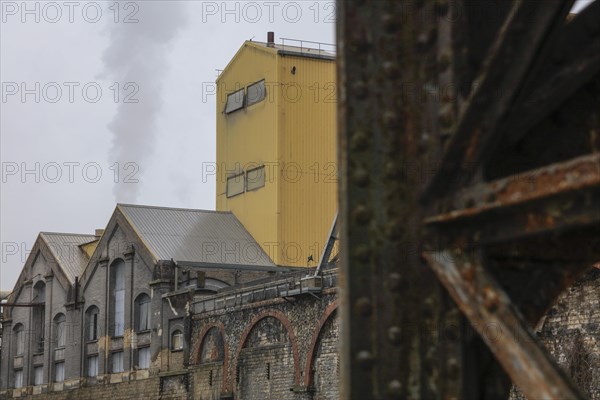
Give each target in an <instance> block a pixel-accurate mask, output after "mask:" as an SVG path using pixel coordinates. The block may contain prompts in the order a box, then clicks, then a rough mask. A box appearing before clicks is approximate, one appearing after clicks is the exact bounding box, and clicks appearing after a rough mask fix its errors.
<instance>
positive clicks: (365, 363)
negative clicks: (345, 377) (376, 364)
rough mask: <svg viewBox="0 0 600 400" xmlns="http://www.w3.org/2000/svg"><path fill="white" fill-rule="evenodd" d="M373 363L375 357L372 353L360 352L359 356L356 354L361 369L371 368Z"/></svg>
mask: <svg viewBox="0 0 600 400" xmlns="http://www.w3.org/2000/svg"><path fill="white" fill-rule="evenodd" d="M373 361H374V360H373V355H372V354H371V352H370V351H366V350H363V351H359V352H358V354H356V362H357V363H358V365H359V366H360V367H361V368H364V369H369V368H371V367H372V366H373Z"/></svg>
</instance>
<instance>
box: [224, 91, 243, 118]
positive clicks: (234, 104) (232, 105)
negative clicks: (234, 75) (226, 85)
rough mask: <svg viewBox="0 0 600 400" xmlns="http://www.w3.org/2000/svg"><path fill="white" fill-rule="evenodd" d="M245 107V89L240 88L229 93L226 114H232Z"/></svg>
mask: <svg viewBox="0 0 600 400" xmlns="http://www.w3.org/2000/svg"><path fill="white" fill-rule="evenodd" d="M243 107H244V89H240V90H238V91H235V92H233V93H229V94H228V95H227V103H226V104H225V114H230V113H232V112H234V111H237V110H239V109H241V108H243Z"/></svg>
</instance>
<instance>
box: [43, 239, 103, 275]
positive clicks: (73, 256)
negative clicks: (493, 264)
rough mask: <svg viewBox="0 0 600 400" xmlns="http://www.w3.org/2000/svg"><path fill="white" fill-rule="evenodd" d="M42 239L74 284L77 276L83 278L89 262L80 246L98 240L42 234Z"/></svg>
mask: <svg viewBox="0 0 600 400" xmlns="http://www.w3.org/2000/svg"><path fill="white" fill-rule="evenodd" d="M40 237H41V238H42V240H44V242H45V243H46V246H47V247H48V249H49V250H50V252H51V253H52V255H53V256H54V258H55V259H56V261H57V263H58V267H59V268H60V269H61V270H62V271H63V272H64V273H65V276H66V277H67V279H68V280H69V282H70V283H71V284H72V283H74V282H75V277H76V276H81V273H82V272H83V270H84V269H85V266H86V265H87V262H88V257H87V256H86V254H85V252H84V251H83V250H82V249H80V248H79V246H80V245H82V244H85V243H89V242H93V241H94V240H96V239H97V238H96V236H94V235H83V234H75V233H55V232H40Z"/></svg>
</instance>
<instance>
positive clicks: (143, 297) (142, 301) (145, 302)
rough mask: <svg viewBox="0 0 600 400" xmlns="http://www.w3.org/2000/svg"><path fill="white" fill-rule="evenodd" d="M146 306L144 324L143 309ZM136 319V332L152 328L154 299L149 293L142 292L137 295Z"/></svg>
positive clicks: (135, 305) (135, 304)
mask: <svg viewBox="0 0 600 400" xmlns="http://www.w3.org/2000/svg"><path fill="white" fill-rule="evenodd" d="M144 307H145V308H146V320H145V324H142V309H143V308H144ZM134 312H135V316H134V318H135V319H134V321H135V330H136V332H147V331H149V330H150V329H152V299H151V298H150V296H148V294H147V293H145V292H142V293H140V294H138V295H137V297H136V298H135V302H134Z"/></svg>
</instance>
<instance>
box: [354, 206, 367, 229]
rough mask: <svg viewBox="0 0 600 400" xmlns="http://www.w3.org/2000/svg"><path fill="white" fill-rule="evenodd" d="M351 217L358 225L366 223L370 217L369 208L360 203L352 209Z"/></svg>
mask: <svg viewBox="0 0 600 400" xmlns="http://www.w3.org/2000/svg"><path fill="white" fill-rule="evenodd" d="M352 218H353V219H354V221H356V223H358V224H360V225H366V224H367V223H368V222H369V220H370V219H371V213H370V212H369V209H368V208H367V207H365V206H364V205H362V204H359V205H358V206H356V207H355V208H354V211H352Z"/></svg>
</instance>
